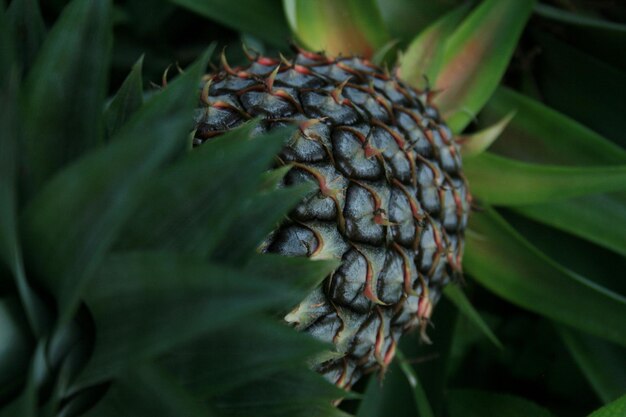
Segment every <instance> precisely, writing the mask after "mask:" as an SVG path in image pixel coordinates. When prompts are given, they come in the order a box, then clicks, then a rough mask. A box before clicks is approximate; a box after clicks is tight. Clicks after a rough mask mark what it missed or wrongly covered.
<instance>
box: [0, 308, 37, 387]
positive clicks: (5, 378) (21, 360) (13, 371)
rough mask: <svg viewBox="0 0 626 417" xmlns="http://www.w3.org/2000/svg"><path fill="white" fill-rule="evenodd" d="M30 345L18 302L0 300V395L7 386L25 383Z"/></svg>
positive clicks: (30, 350)
mask: <svg viewBox="0 0 626 417" xmlns="http://www.w3.org/2000/svg"><path fill="white" fill-rule="evenodd" d="M31 345H32V339H31V335H30V334H29V332H28V324H27V322H26V317H24V315H23V313H22V311H21V306H20V303H19V301H18V300H17V299H15V298H13V297H11V298H9V297H5V298H0V394H2V393H3V391H5V390H6V388H7V386H12V387H13V388H16V387H19V385H20V384H22V383H24V382H25V377H26V376H27V374H28V372H26V370H27V369H28V366H29V362H30V358H31V354H32V350H33V349H32V346H31ZM0 398H2V396H1V395H0Z"/></svg>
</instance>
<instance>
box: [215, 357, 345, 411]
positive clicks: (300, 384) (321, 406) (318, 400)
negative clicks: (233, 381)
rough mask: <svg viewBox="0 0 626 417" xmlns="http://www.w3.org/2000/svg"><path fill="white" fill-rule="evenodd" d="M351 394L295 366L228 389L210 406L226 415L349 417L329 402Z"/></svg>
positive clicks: (313, 373) (309, 371)
mask: <svg viewBox="0 0 626 417" xmlns="http://www.w3.org/2000/svg"><path fill="white" fill-rule="evenodd" d="M353 396H354V395H353V394H350V393H348V392H346V391H343V390H341V389H339V388H337V387H336V386H334V385H333V384H331V383H330V382H328V381H326V380H325V379H324V378H323V377H322V376H321V375H319V374H316V373H315V372H313V371H311V370H308V369H299V370H294V371H291V372H283V373H277V374H274V375H272V376H270V377H266V378H263V379H261V380H259V381H255V382H251V383H250V384H247V385H244V386H242V387H240V388H238V389H236V390H231V391H229V392H228V393H226V394H224V395H221V396H219V397H217V398H216V399H215V400H214V403H215V406H214V408H215V410H216V411H217V412H218V413H219V414H220V415H224V416H229V417H250V416H259V417H319V416H324V417H350V416H349V415H348V414H346V413H345V412H343V411H341V410H339V409H338V408H336V407H335V406H334V405H332V402H333V401H335V400H337V399H339V398H342V397H343V398H345V397H348V398H349V397H353ZM278 399H279V400H278Z"/></svg>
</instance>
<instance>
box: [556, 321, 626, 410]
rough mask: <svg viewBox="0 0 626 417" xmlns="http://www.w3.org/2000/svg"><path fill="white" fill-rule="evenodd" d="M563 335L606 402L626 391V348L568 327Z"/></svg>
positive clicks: (560, 327) (562, 327) (592, 384)
mask: <svg viewBox="0 0 626 417" xmlns="http://www.w3.org/2000/svg"><path fill="white" fill-rule="evenodd" d="M558 330H559V334H560V335H561V338H562V339H563V342H564V343H565V346H567V349H568V350H569V352H570V353H571V355H572V356H573V357H574V360H575V361H576V363H578V366H579V367H580V369H581V370H582V371H583V373H584V374H585V376H586V377H587V379H588V380H589V382H590V383H591V386H592V387H593V389H594V391H595V392H596V393H597V394H598V396H599V397H600V399H601V400H602V401H603V402H604V403H608V402H611V401H613V400H615V399H617V398H618V397H619V396H620V395H622V394H623V393H624V392H626V349H624V348H623V347H619V346H616V345H614V344H612V343H609V342H606V341H604V340H600V339H597V338H595V337H592V336H589V335H586V334H582V333H579V332H576V331H574V330H571V329H569V328H567V327H564V326H559V327H558Z"/></svg>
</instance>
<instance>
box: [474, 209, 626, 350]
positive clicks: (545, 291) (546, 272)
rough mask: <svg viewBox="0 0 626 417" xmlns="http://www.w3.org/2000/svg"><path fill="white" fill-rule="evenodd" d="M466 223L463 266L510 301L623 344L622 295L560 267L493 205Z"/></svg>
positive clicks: (624, 308)
mask: <svg viewBox="0 0 626 417" xmlns="http://www.w3.org/2000/svg"><path fill="white" fill-rule="evenodd" d="M470 229H471V230H470V231H469V232H468V233H467V235H466V236H467V247H466V253H465V258H464V267H465V269H466V270H467V271H468V272H469V273H470V274H471V275H472V277H473V278H474V279H475V280H476V281H478V282H479V283H480V284H481V285H483V286H484V287H486V288H487V289H489V290H490V291H492V292H494V293H496V294H497V295H498V296H500V297H502V298H504V299H506V300H508V301H510V302H511V303H513V304H516V305H519V306H521V307H523V308H526V309H528V310H530V311H533V312H535V313H538V314H541V315H543V316H546V317H549V318H551V319H553V320H556V321H558V322H560V323H564V324H567V325H569V326H572V327H574V328H576V329H579V330H582V331H585V332H588V333H591V334H595V335H597V336H599V337H602V338H605V339H607V340H612V341H614V342H616V343H618V344H620V345H622V346H626V328H625V327H624V325H623V324H624V323H623V317H626V299H625V298H624V297H623V296H620V295H618V294H616V293H614V292H611V291H609V290H607V289H606V288H603V287H601V286H599V285H597V284H595V283H593V282H590V281H588V280H587V279H585V278H584V277H582V276H580V275H577V274H574V273H573V272H570V271H569V270H567V269H565V268H563V267H561V266H560V265H559V264H557V263H555V262H554V261H552V260H551V259H549V258H548V257H547V256H545V255H544V254H543V253H541V252H540V251H538V250H537V249H536V248H535V247H533V246H532V245H530V244H529V243H528V242H527V241H526V240H525V239H523V238H522V237H521V236H520V235H519V234H518V233H517V232H516V231H515V230H514V229H513V228H512V227H511V226H510V225H508V224H507V223H506V222H505V221H504V220H503V219H502V218H501V217H500V216H499V215H497V214H496V213H495V212H494V211H493V210H488V211H486V212H485V213H474V215H473V216H472V218H471V220H470ZM582 305H584V306H585V314H582V315H581V314H580V306H582Z"/></svg>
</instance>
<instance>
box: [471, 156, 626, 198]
mask: <svg viewBox="0 0 626 417" xmlns="http://www.w3.org/2000/svg"><path fill="white" fill-rule="evenodd" d="M464 162H465V163H464V165H465V168H464V170H465V175H466V176H467V178H468V180H469V182H470V184H471V185H472V194H474V196H476V197H477V198H478V199H479V200H480V201H481V202H484V203H490V204H494V205H505V206H519V205H525V204H537V203H544V202H549V201H556V200H564V199H566V198H570V197H578V196H583V195H589V194H598V193H602V192H611V191H619V190H624V189H626V165H619V166H598V167H562V166H555V165H540V164H530V163H527V162H519V161H515V160H513V159H509V158H505V157H502V156H498V155H494V154H492V153H490V152H483V153H481V154H480V155H478V156H476V157H473V158H468V159H466V160H465V161H464Z"/></svg>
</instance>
